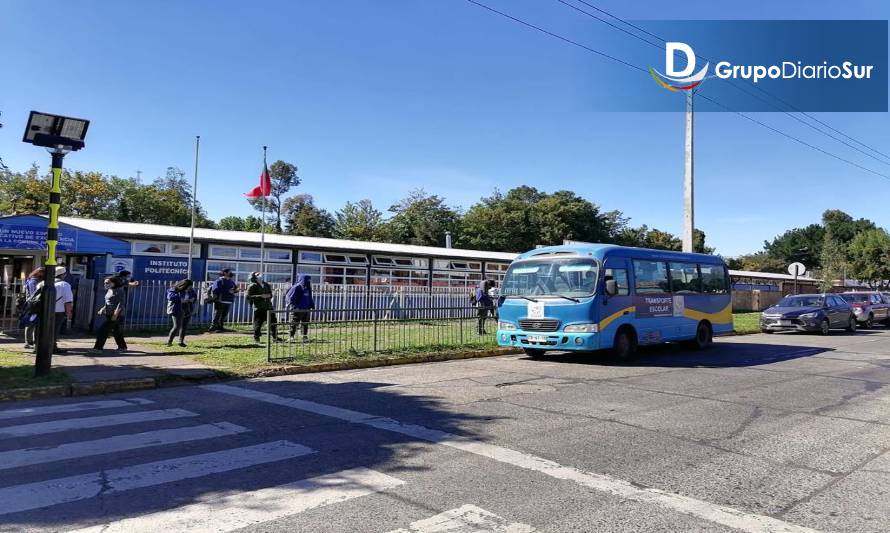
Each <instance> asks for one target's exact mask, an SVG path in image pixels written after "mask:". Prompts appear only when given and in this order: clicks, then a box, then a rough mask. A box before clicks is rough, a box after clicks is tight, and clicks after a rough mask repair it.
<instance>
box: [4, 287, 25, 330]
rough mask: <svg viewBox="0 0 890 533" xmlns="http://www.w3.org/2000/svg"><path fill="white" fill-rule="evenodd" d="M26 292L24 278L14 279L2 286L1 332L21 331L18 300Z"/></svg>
mask: <svg viewBox="0 0 890 533" xmlns="http://www.w3.org/2000/svg"><path fill="white" fill-rule="evenodd" d="M21 294H24V287H23V283H22V280H19V279H14V280H12V281H11V282H10V283H4V284H3V285H2V286H0V332H4V333H13V332H17V331H19V329H20V328H19V310H18V307H17V306H16V301H17V299H18V298H19V295H21Z"/></svg>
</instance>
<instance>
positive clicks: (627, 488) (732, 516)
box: [203, 385, 815, 533]
mask: <svg viewBox="0 0 890 533" xmlns="http://www.w3.org/2000/svg"><path fill="white" fill-rule="evenodd" d="M203 388H204V389H206V390H211V391H215V392H219V393H222V394H231V395H233V396H240V397H242V398H249V399H252V400H256V401H261V402H267V403H272V404H276V405H281V406H285V407H290V408H292V409H299V410H301V411H306V412H309V413H314V414H318V415H323V416H330V417H332V418H338V419H340V420H345V421H347V422H353V423H356V424H364V425H367V426H371V427H374V428H378V429H383V430H386V431H392V432H394V433H400V434H402V435H407V436H409V437H413V438H416V439H421V440H425V441H428V442H432V443H435V444H440V445H442V446H448V447H451V448H456V449H458V450H462V451H465V452H469V453H473V454H476V455H479V456H482V457H487V458H489V459H493V460H495V461H498V462H501V463H505V464H509V465H513V466H517V467H519V468H524V469H526V470H532V471H535V472H539V473H541V474H545V475H547V476H550V477H553V478H556V479H562V480H566V481H572V482H574V483H576V484H578V485H581V486H583V487H587V488H590V489H593V490H597V491H600V492H605V493H607V494H612V495H614V496H618V497H621V498H626V499H629V500H634V501H638V502H644V503H650V504H653V505H657V506H659V507H662V508H665V509H670V510H672V511H677V512H680V513H683V514H687V515H690V516H694V517H697V518H701V519H703V520H708V521H710V522H714V523H717V524H722V525H724V526H727V527H731V528H735V529H740V530H742V531H748V532H751V533H776V532H784V533H805V532H806V533H812V532H814V531H815V530H812V529H809V528H805V527H802V526H798V525H795V524H791V523H789V522H785V521H783V520H779V519H777V518H772V517H770V516H765V515H759V514H753V513H747V512H745V511H741V510H738V509H733V508H732V507H727V506H724V505H720V504H716V503H711V502H706V501H702V500H698V499H695V498H691V497H689V496H683V495H682V494H674V493H671V492H666V491H663V490H659V489H655V488H645V487H639V486H636V485H634V484H632V483H630V482H629V481H624V480H623V479H618V478H614V477H612V476H609V475H606V474H598V473H595V472H585V471H583V470H579V469H577V468H573V467H569V466H563V465H561V464H559V463H557V462H554V461H550V460H549V459H544V458H543V457H538V456H535V455H531V454H527V453H524V452H519V451H516V450H511V449H510V448H505V447H503V446H497V445H494V444H486V443H484V442H478V441H475V440H472V439H468V438H466V437H461V436H458V435H454V434H452V433H446V432H444V431H439V430H436V429H430V428H427V427H424V426H419V425H414V424H403V423H401V422H399V421H397V420H393V419H392V418H386V417H380V416H375V415H371V414H367V413H362V412H359V411H352V410H349V409H343V408H341V407H334V406H332V405H325V404H320V403H316V402H311V401H308V400H300V399H297V398H288V397H285V396H278V395H276V394H270V393H267V392H260V391H255V390H251V389H245V388H242V387H234V386H231V385H204V386H203Z"/></svg>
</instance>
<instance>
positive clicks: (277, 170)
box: [250, 159, 301, 233]
mask: <svg viewBox="0 0 890 533" xmlns="http://www.w3.org/2000/svg"><path fill="white" fill-rule="evenodd" d="M269 179H270V180H271V181H272V194H271V195H270V196H269V197H267V198H266V205H265V210H266V212H267V213H271V214H273V215H274V217H275V218H274V220H275V229H276V232H277V233H281V231H282V226H281V212H282V208H283V207H284V204H283V201H282V198H283V197H284V195H286V194H287V193H288V191H290V190H291V189H292V188H294V187H296V186H298V185H299V184H300V182H301V180H300V177H299V176H297V166H296V165H293V164H291V163H288V162H286V161H281V160H280V159H279V160H278V161H275V162H274V163H272V166H270V167H269ZM250 203H251V205H253V207H254V209H256V210H257V211H263V199H262V198H257V199H255V200H250Z"/></svg>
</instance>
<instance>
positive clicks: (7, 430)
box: [0, 409, 198, 439]
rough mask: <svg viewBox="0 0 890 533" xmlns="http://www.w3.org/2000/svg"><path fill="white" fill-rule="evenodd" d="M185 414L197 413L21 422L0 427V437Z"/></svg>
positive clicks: (159, 412)
mask: <svg viewBox="0 0 890 533" xmlns="http://www.w3.org/2000/svg"><path fill="white" fill-rule="evenodd" d="M186 416H198V413H193V412H191V411H186V410H185V409H159V410H156V411H137V412H135V413H120V414H116V415H105V416H89V417H85V418H66V419H64V420H53V421H51V422H37V423H34V424H22V425H19V426H7V427H3V428H0V439H10V438H13V437H32V436H34V435H45V434H47V433H59V432H61V431H71V430H76V429H89V428H101V427H107V426H119V425H121V424H136V423H138V422H155V421H158V420H169V419H171V418H182V417H186Z"/></svg>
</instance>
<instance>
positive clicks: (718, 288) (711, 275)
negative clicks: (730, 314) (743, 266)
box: [699, 265, 729, 294]
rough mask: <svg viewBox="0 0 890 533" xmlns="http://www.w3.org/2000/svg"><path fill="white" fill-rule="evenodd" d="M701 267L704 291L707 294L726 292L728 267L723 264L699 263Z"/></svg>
mask: <svg viewBox="0 0 890 533" xmlns="http://www.w3.org/2000/svg"><path fill="white" fill-rule="evenodd" d="M699 267H700V268H701V281H702V292H704V293H705V294H726V293H727V292H729V291H728V287H727V286H726V269H725V268H724V267H723V265H699Z"/></svg>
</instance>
